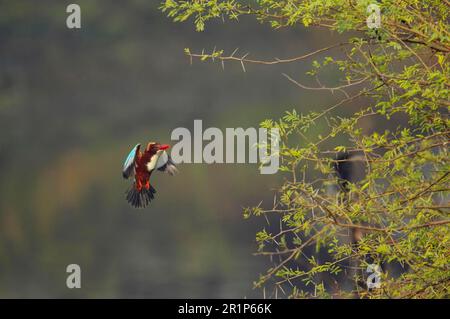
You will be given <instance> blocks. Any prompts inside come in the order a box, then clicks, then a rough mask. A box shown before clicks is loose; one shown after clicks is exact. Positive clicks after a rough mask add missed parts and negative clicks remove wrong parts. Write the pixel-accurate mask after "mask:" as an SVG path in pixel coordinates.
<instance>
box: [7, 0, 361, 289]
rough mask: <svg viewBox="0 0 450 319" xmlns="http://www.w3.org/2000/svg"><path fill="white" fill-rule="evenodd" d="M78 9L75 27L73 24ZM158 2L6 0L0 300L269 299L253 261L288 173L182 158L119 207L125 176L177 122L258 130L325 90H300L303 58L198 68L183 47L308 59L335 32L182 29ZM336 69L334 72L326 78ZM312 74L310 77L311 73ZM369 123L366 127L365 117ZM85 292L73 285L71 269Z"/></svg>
mask: <svg viewBox="0 0 450 319" xmlns="http://www.w3.org/2000/svg"><path fill="white" fill-rule="evenodd" d="M72 2H75V3H77V4H79V5H80V6H81V10H82V28H81V29H80V30H76V29H74V30H70V29H68V28H67V27H66V23H65V21H66V17H67V13H66V6H67V5H68V4H70V3H72ZM158 5H159V4H158V1H150V0H133V1H106V0H97V1H92V0H85V1H82V0H78V1H43V0H40V1H32V0H28V1H26V0H3V1H0V176H1V178H0V188H1V192H0V297H3V298H10V297H22V298H29V297H40V298H47V297H63V298H72V297H75V298H76V297H95V298H107V297H112V298H115V297H124V298H131V297H136V298H164V297H174V298H181V297H184V298H187V297H190V298H196V297H205V298H206V297H208V298H224V297H236V298H240V297H262V291H260V290H254V289H253V288H252V282H253V280H256V279H257V277H258V274H259V273H261V272H263V271H264V270H265V269H267V268H268V267H269V266H270V261H269V260H268V259H266V258H263V257H255V256H253V255H252V253H253V252H254V251H256V245H255V239H254V238H255V233H256V231H257V230H259V229H261V228H262V227H263V226H264V225H265V220H264V219H263V218H261V219H260V220H258V219H255V218H253V219H250V220H244V219H243V218H242V207H244V206H251V205H256V204H258V203H259V202H260V201H261V200H264V202H265V203H266V204H268V205H270V203H271V202H272V198H273V189H274V188H275V187H276V186H277V185H278V184H279V182H280V180H282V179H283V176H282V174H277V175H272V176H267V175H260V174H259V172H258V167H257V166H256V165H243V164H240V165H238V164H222V165H207V164H184V165H180V166H179V170H180V174H178V175H177V176H175V177H169V176H168V175H162V174H154V177H153V183H154V185H155V188H156V189H157V190H158V193H157V198H156V200H155V201H154V202H152V203H151V205H150V207H148V208H147V209H145V210H135V209H133V208H131V207H129V206H128V204H127V202H126V200H125V198H124V196H125V195H124V192H125V190H126V189H127V188H128V187H129V181H125V180H123V179H122V177H121V167H122V163H123V160H124V158H125V157H126V155H127V154H128V152H129V150H130V149H131V147H132V146H134V145H135V144H136V143H138V142H139V143H144V144H145V143H147V142H148V141H153V140H154V141H160V142H162V143H170V134H171V132H172V130H173V129H174V128H176V127H180V126H182V127H187V128H190V129H192V127H193V121H194V119H202V120H203V126H204V128H206V127H210V126H214V127H219V128H226V127H244V128H245V127H250V126H253V127H257V126H258V123H260V122H261V121H262V120H264V119H266V118H271V117H275V118H277V117H279V116H281V115H282V114H283V112H284V111H285V110H289V109H292V108H296V109H297V110H298V111H299V112H306V111H308V110H311V109H312V108H315V107H322V106H323V105H326V104H330V103H331V101H332V99H333V97H330V96H327V95H326V94H317V93H316V92H305V91H300V90H299V89H298V88H297V87H295V86H294V85H293V84H292V83H290V82H289V81H287V80H286V79H285V78H284V77H283V76H282V73H283V72H287V73H289V74H290V75H292V76H294V77H295V78H296V79H301V75H302V74H304V72H305V71H307V70H308V69H309V63H297V64H291V65H285V66H268V67H267V66H266V67H264V66H255V65H248V66H247V72H246V73H244V72H243V71H242V69H241V66H240V65H239V64H238V63H236V64H226V65H225V70H222V68H221V66H220V64H219V63H215V64H212V63H202V62H200V61H194V63H193V65H190V63H189V59H188V58H187V57H186V56H184V54H183V49H184V48H186V47H189V48H191V50H192V51H197V52H198V51H201V50H202V49H203V48H205V49H206V50H212V49H213V48H214V47H217V48H218V49H224V50H225V52H228V53H231V52H232V51H233V50H234V49H235V48H240V50H241V51H240V52H242V53H246V52H250V53H251V56H252V57H258V58H261V59H271V58H273V57H279V58H285V57H291V56H295V55H301V54H304V53H307V52H309V51H313V50H316V49H318V48H320V47H322V46H326V45H329V44H330V42H331V43H335V42H336V41H337V39H336V35H332V34H331V33H329V32H324V31H320V32H319V31H308V32H305V30H304V29H302V28H300V27H298V28H293V29H290V30H279V31H273V30H271V29H270V27H269V26H267V25H262V24H260V23H258V22H256V21H254V20H253V19H245V18H244V19H240V21H239V23H237V22H227V23H225V24H224V23H222V22H220V21H218V22H215V23H212V24H209V25H208V26H207V29H206V31H205V32H202V33H197V32H195V31H194V27H193V25H192V24H191V23H184V24H175V23H173V22H172V21H170V19H168V18H167V17H165V15H164V14H163V13H161V12H160V11H159V10H158ZM330 76H332V75H330ZM305 81H307V80H306V79H305ZM367 125H369V126H370V123H368V124H367ZM71 263H76V264H79V265H80V266H81V269H82V288H81V289H72V290H70V289H68V288H67V287H66V277H67V275H68V274H67V273H66V272H65V270H66V266H67V265H68V264H71Z"/></svg>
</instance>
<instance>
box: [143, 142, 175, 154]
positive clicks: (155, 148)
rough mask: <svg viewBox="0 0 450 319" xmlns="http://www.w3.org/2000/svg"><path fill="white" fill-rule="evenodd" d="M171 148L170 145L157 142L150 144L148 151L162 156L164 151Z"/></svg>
mask: <svg viewBox="0 0 450 319" xmlns="http://www.w3.org/2000/svg"><path fill="white" fill-rule="evenodd" d="M168 148H170V145H168V144H160V143H156V142H150V143H148V145H147V151H150V152H152V153H156V154H161V153H162V152H163V151H165V150H167V149H168Z"/></svg>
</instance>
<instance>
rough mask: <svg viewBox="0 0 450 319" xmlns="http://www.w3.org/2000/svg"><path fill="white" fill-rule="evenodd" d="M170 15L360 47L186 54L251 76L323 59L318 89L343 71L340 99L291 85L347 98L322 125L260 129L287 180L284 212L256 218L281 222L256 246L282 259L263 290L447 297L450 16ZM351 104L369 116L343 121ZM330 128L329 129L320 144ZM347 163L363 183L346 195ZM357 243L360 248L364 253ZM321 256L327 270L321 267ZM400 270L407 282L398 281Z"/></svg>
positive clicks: (317, 6)
mask: <svg viewBox="0 0 450 319" xmlns="http://www.w3.org/2000/svg"><path fill="white" fill-rule="evenodd" d="M371 3H375V4H378V6H379V7H380V9H381V27H380V28H377V29H369V28H368V26H367V23H366V19H367V16H368V14H369V13H368V11H367V7H368V5H369V4H371ZM161 8H162V10H163V11H165V12H166V13H167V14H168V15H169V17H171V18H173V19H174V21H180V22H181V21H186V20H188V19H193V20H194V23H195V28H196V29H197V30H198V31H202V30H204V28H205V25H206V24H207V22H208V20H211V19H216V18H220V19H222V18H228V19H231V20H237V19H238V18H239V17H240V16H242V15H251V16H254V17H255V18H256V19H257V20H258V21H260V22H263V23H269V24H270V25H271V26H272V27H273V28H274V29H278V28H285V27H298V25H303V26H304V27H308V28H310V27H318V28H326V29H330V30H333V31H336V32H339V33H343V34H345V35H348V36H347V41H345V42H344V43H336V44H331V45H330V47H327V48H324V49H321V50H318V51H315V52H312V53H311V54H309V55H306V56H301V57H297V58H292V59H287V60H280V59H274V60H272V61H260V60H253V59H249V58H248V56H246V55H244V56H237V55H236V53H235V52H234V53H232V54H231V55H225V54H224V52H223V51H214V52H212V53H208V54H206V53H205V52H202V53H200V54H193V53H191V51H190V50H189V49H187V50H186V54H187V55H189V56H190V57H191V58H200V59H202V60H214V61H220V62H221V63H222V64H224V63H225V62H233V61H234V62H237V63H240V64H241V65H242V67H243V69H244V71H245V65H246V64H249V63H256V64H277V63H280V64H281V63H293V62H296V61H301V60H304V59H306V58H309V57H310V56H314V55H319V54H321V55H320V58H317V60H315V61H313V62H312V66H311V70H310V71H309V72H308V75H310V76H311V78H312V80H314V82H313V83H316V80H319V79H320V77H321V74H324V73H326V72H327V71H329V70H338V71H339V72H340V79H341V80H342V82H341V83H340V84H339V85H337V86H334V87H327V86H324V85H322V84H320V83H321V82H320V81H317V83H319V86H316V87H310V86H306V85H303V84H301V83H298V82H297V81H295V80H294V79H292V78H291V77H289V76H287V75H286V77H287V79H288V80H290V81H292V82H294V83H295V84H296V85H298V86H299V87H300V88H302V89H309V90H317V91H318V92H319V93H322V92H330V93H335V94H336V95H338V94H340V95H341V96H342V99H341V100H339V101H338V102H337V103H336V104H335V105H332V106H330V107H327V108H325V109H320V110H317V111H315V112H312V113H308V114H301V113H298V112H297V111H295V110H293V111H289V112H286V115H285V116H284V117H283V118H281V119H279V120H266V121H264V122H263V123H261V126H262V127H265V128H272V127H276V128H279V129H280V132H281V138H282V139H281V142H282V143H281V149H280V154H281V160H282V167H281V171H282V172H284V174H286V181H285V182H284V184H283V185H280V187H279V189H278V192H277V194H276V200H275V202H274V206H273V207H271V208H262V207H261V206H258V207H254V208H248V209H246V210H245V212H244V216H245V217H250V216H252V215H255V216H260V215H263V214H266V215H268V217H270V218H272V219H273V218H278V219H279V220H280V231H279V232H278V233H274V234H272V233H269V232H268V231H267V230H262V231H261V232H259V233H258V234H257V236H256V239H257V242H258V251H259V253H260V254H263V255H268V256H271V258H272V260H273V262H274V266H273V267H272V268H270V269H269V270H268V271H267V273H266V274H264V275H262V276H261V277H260V279H259V280H258V281H257V282H256V283H255V286H257V287H263V286H264V287H273V288H274V291H275V292H277V293H278V291H281V292H283V293H285V294H287V295H289V296H290V297H311V296H313V297H332V296H339V297H341V296H348V297H352V296H358V297H369V298H444V297H447V298H448V297H449V296H450V263H449V261H450V232H449V225H450V216H449V192H448V190H449V175H450V171H449V168H450V167H449V165H450V162H449V154H448V141H449V137H450V130H449V124H450V123H449V118H448V115H449V106H450V103H449V86H450V81H449V70H450V65H449V51H450V43H449V36H450V31H449V26H448V12H450V3H449V2H448V1H447V0H425V1H424V0H420V1H419V0H383V1H380V2H374V1H368V0H286V1H275V0H255V1H235V0H227V1H220V0H209V1H208V0H205V1H201V0H197V1H195V0H194V1H175V0H167V1H164V2H163V3H162V5H161ZM337 50H340V52H343V54H337ZM324 53H325V54H326V56H323V54H324ZM352 102H358V105H360V106H361V107H360V109H359V110H358V111H356V112H355V113H354V114H350V115H343V114H346V113H345V112H344V113H343V112H340V110H342V108H343V107H345V106H346V105H348V104H350V103H352ZM337 114H339V116H338V115H337ZM370 118H373V119H374V120H376V121H390V120H391V121H392V120H393V118H395V119H403V121H401V122H399V125H398V127H397V129H395V130H391V131H377V130H375V131H372V132H369V133H367V132H365V130H363V128H362V127H361V123H362V122H363V121H364V120H367V119H370ZM318 124H321V126H320V127H326V129H323V131H322V132H320V135H318V136H315V135H313V134H310V133H311V130H312V129H316V130H317V127H319V126H318ZM343 140H345V141H347V142H346V143H342V141H343ZM342 152H347V153H349V154H351V153H354V154H359V156H360V160H359V163H360V164H361V163H362V164H363V166H364V170H365V174H364V176H362V177H361V178H360V179H359V180H358V181H355V182H353V183H348V184H347V185H346V186H345V187H344V189H339V184H337V182H336V179H337V178H336V174H335V173H334V170H333V167H334V166H335V165H337V164H338V163H339V160H336V158H337V156H338V154H341V153H342ZM341 186H342V184H341ZM336 190H337V191H336ZM269 215H270V216H269ZM348 234H353V236H356V237H358V239H357V240H356V241H353V242H352V240H350V239H349V237H350V236H349V235H348ZM319 252H320V253H322V254H324V253H325V254H326V255H327V258H326V260H322V259H323V258H321V260H318V258H317V253H319ZM369 264H376V265H381V266H382V267H383V271H382V273H381V287H380V288H377V289H367V287H366V279H367V275H368V273H367V272H366V269H367V266H368V265H369ZM394 265H397V266H396V267H397V268H396V269H397V270H398V269H400V271H397V274H396V275H395V276H394V275H393V273H394V271H393V270H392V269H394V268H395V267H394ZM392 267H393V268H392ZM334 278H337V280H336V281H335V280H334ZM346 281H347V282H348V281H349V282H350V284H346ZM333 282H335V284H333ZM310 287H314V289H310ZM311 291H313V292H311Z"/></svg>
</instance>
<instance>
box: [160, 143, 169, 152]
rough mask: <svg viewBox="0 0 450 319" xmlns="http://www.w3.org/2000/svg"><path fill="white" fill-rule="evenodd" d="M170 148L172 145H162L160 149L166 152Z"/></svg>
mask: <svg viewBox="0 0 450 319" xmlns="http://www.w3.org/2000/svg"><path fill="white" fill-rule="evenodd" d="M169 147H170V145H167V144H161V146H160V147H159V149H160V150H162V151H165V150H166V149H168V148H169Z"/></svg>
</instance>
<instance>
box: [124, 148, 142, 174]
mask: <svg viewBox="0 0 450 319" xmlns="http://www.w3.org/2000/svg"><path fill="white" fill-rule="evenodd" d="M140 148H141V144H137V145H136V146H135V147H134V148H133V149H132V150H131V152H130V153H129V154H128V156H127V158H126V160H125V163H124V164H123V169H122V175H123V178H129V177H130V176H132V175H133V174H134V163H135V162H136V156H137V154H138V153H139V149H140Z"/></svg>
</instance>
